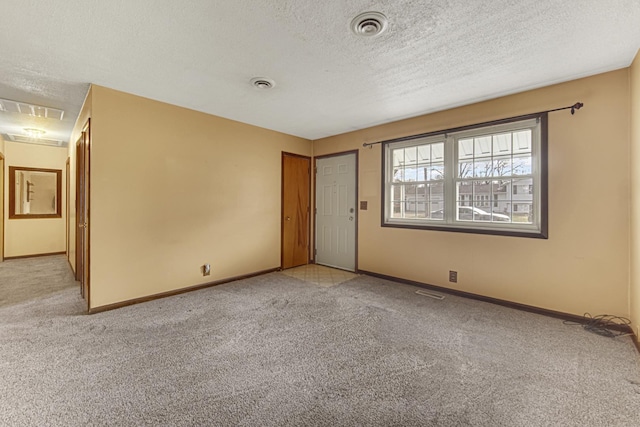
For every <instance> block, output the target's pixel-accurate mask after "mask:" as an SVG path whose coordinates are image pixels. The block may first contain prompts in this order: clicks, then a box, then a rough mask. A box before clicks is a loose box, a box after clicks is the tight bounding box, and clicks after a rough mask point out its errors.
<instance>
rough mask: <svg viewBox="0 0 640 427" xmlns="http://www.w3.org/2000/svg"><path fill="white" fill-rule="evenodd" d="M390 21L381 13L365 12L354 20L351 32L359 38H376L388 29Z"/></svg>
mask: <svg viewBox="0 0 640 427" xmlns="http://www.w3.org/2000/svg"><path fill="white" fill-rule="evenodd" d="M388 25H389V20H388V19H387V17H386V16H384V15H383V14H382V13H380V12H365V13H361V14H360V15H358V16H356V17H355V18H353V20H352V21H351V31H353V33H354V34H355V35H357V36H365V37H374V36H377V35H379V34H381V33H382V32H384V30H386V29H387V26H388Z"/></svg>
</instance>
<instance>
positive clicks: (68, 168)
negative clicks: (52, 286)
mask: <svg viewBox="0 0 640 427" xmlns="http://www.w3.org/2000/svg"><path fill="white" fill-rule="evenodd" d="M70 178H71V157H67V162H66V163H65V177H64V179H65V201H66V210H65V216H64V235H65V252H66V255H67V261H69V219H70V218H71V215H70V214H69V208H70V207H71V206H70V202H69V194H70V193H71V181H70ZM69 265H71V263H69ZM71 270H73V268H72V269H71ZM74 274H75V271H74Z"/></svg>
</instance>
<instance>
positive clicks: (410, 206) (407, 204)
mask: <svg viewBox="0 0 640 427" xmlns="http://www.w3.org/2000/svg"><path fill="white" fill-rule="evenodd" d="M416 190H417V186H416V185H405V186H404V197H403V200H404V218H415V217H416V212H417V209H418V202H419V201H418V197H417V191H416Z"/></svg>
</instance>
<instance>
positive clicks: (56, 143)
mask: <svg viewBox="0 0 640 427" xmlns="http://www.w3.org/2000/svg"><path fill="white" fill-rule="evenodd" d="M6 136H7V137H8V139H9V140H10V141H13V142H22V143H25V144H36V145H47V146H49V147H65V146H66V145H67V144H66V143H65V142H64V141H60V140H57V139H48V138H33V137H30V136H26V135H15V134H12V133H8V134H6Z"/></svg>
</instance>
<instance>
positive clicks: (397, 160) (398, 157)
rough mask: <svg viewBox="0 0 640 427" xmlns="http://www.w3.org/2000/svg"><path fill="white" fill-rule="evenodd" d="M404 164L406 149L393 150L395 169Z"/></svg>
mask: <svg viewBox="0 0 640 427" xmlns="http://www.w3.org/2000/svg"><path fill="white" fill-rule="evenodd" d="M403 164H404V148H396V149H395V150H393V168H394V169H396V168H397V167H398V166H402V165H403Z"/></svg>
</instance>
